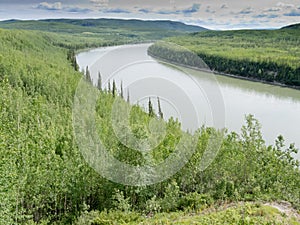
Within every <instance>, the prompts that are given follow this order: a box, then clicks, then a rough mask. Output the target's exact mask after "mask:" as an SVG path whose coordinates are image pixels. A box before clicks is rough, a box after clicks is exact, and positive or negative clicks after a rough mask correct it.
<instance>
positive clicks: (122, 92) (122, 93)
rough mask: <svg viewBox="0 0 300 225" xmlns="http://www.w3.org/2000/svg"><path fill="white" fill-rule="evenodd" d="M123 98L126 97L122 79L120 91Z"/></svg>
mask: <svg viewBox="0 0 300 225" xmlns="http://www.w3.org/2000/svg"><path fill="white" fill-rule="evenodd" d="M120 96H121V98H124V91H123V81H121V93H120Z"/></svg>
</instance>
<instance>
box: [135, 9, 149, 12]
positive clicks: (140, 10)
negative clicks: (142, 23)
mask: <svg viewBox="0 0 300 225" xmlns="http://www.w3.org/2000/svg"><path fill="white" fill-rule="evenodd" d="M138 12H141V13H150V12H152V10H150V9H139V10H138Z"/></svg>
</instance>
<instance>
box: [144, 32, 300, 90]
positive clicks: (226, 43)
mask: <svg viewBox="0 0 300 225" xmlns="http://www.w3.org/2000/svg"><path fill="white" fill-rule="evenodd" d="M299 37H300V29H298V28H297V27H296V28H294V29H289V28H284V29H280V30H238V31H204V32H198V33H193V34H188V35H183V36H176V37H171V38H166V39H164V42H167V43H168V44H166V43H156V44H155V45H154V46H152V47H151V48H150V49H149V51H150V52H151V54H152V55H154V56H158V57H160V58H164V59H166V60H170V61H173V62H177V63H180V64H187V65H189V66H191V62H190V60H188V59H187V58H186V57H187V56H186V54H187V53H185V54H183V53H182V51H183V48H185V49H186V50H185V51H184V52H188V51H191V52H193V53H195V54H197V55H198V56H199V57H200V58H201V59H202V60H203V61H204V62H205V63H206V64H207V66H208V67H209V68H210V69H211V70H212V71H213V72H217V73H220V74H225V75H226V74H232V75H236V76H239V77H242V78H246V79H252V80H258V81H266V82H269V83H273V84H283V85H287V86H292V87H298V88H299V86H300V64H299V58H300V49H299V46H300V38H299ZM171 44H172V46H171ZM167 45H168V46H167ZM175 45H178V46H180V47H181V50H178V48H176V47H175ZM171 49H172V50H171ZM170 51H173V53H170ZM178 51H179V52H178ZM180 51H181V52H180ZM180 55H181V56H180ZM172 57H175V58H172ZM194 66H195V65H194ZM196 67H197V66H196Z"/></svg>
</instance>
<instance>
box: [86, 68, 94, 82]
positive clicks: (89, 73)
mask: <svg viewBox="0 0 300 225" xmlns="http://www.w3.org/2000/svg"><path fill="white" fill-rule="evenodd" d="M85 79H86V81H87V82H89V83H91V84H92V83H93V81H92V77H91V72H90V70H89V67H88V66H86V69H85Z"/></svg>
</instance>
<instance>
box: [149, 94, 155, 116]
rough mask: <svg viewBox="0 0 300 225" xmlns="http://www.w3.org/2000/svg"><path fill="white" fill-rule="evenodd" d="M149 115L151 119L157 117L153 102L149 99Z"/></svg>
mask: <svg viewBox="0 0 300 225" xmlns="http://www.w3.org/2000/svg"><path fill="white" fill-rule="evenodd" d="M148 114H149V116H151V117H154V116H155V113H154V109H153V105H152V102H151V98H149V101H148Z"/></svg>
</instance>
